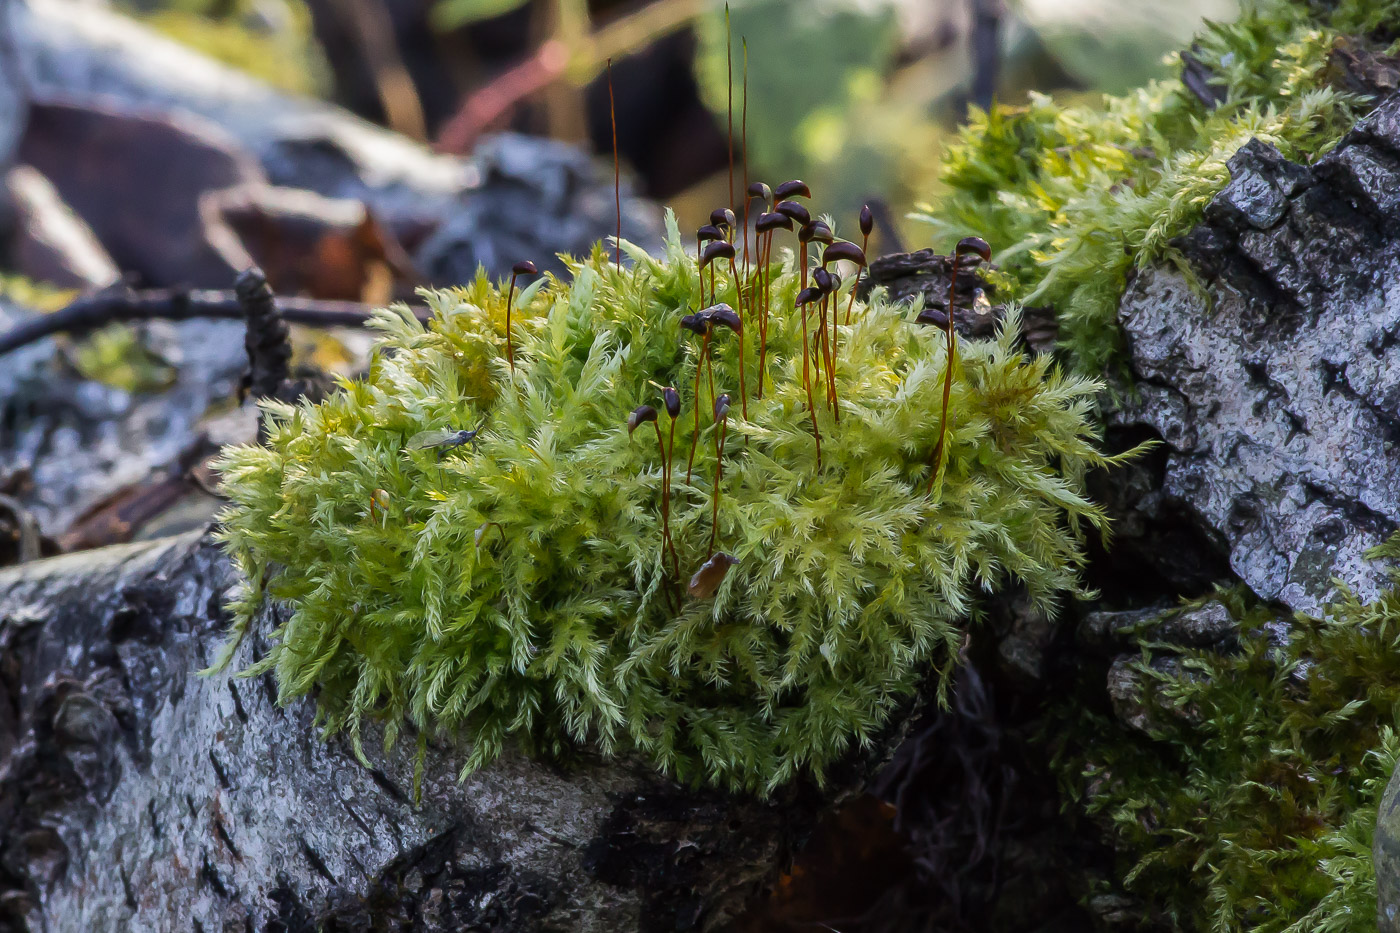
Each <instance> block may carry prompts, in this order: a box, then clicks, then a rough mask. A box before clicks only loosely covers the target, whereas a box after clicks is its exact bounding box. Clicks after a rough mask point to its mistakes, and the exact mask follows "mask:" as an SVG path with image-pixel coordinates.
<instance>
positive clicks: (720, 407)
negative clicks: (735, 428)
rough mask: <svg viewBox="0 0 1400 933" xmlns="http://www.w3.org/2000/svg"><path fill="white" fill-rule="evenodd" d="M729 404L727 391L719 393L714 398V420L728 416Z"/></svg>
mask: <svg viewBox="0 0 1400 933" xmlns="http://www.w3.org/2000/svg"><path fill="white" fill-rule="evenodd" d="M729 405H730V399H729V393H728V392H724V393H722V394H721V395H720V397H719V398H717V399H715V420H716V421H723V420H724V419H725V418H728V417H729Z"/></svg>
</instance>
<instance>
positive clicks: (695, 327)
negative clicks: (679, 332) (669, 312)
mask: <svg viewBox="0 0 1400 933" xmlns="http://www.w3.org/2000/svg"><path fill="white" fill-rule="evenodd" d="M681 327H682V328H683V329H685V330H688V331H690V332H691V333H694V334H699V335H700V336H701V337H703V336H705V335H706V334H708V333H709V332H710V330H711V328H712V327H713V325H712V324H711V323H710V319H709V318H708V317H706V316H705V315H704V314H687V315H686V316H685V317H683V318H681Z"/></svg>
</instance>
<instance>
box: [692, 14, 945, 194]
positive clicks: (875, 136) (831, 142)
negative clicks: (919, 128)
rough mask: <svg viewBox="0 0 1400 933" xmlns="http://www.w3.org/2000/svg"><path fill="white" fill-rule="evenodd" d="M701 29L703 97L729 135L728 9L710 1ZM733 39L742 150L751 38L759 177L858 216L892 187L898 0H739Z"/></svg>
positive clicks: (752, 141) (753, 155)
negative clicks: (890, 102)
mask: <svg viewBox="0 0 1400 933" xmlns="http://www.w3.org/2000/svg"><path fill="white" fill-rule="evenodd" d="M697 32H698V34H699V39H700V48H699V51H698V53H697V60H696V70H697V73H698V76H699V78H700V87H701V91H702V96H703V97H704V99H705V102H706V103H707V104H708V105H709V107H710V108H711V110H712V111H713V112H714V113H715V114H717V117H718V120H719V123H720V129H721V131H724V130H726V129H727V119H728V106H729V87H730V82H729V68H728V67H727V65H726V30H725V17H724V11H723V5H722V4H720V3H713V4H711V7H710V12H709V13H708V14H707V15H705V16H702V17H701V18H700V20H699V21H698V23H697ZM729 34H730V35H732V46H731V50H732V66H733V106H734V137H735V149H736V151H737V150H738V149H739V147H740V145H741V143H742V140H741V138H740V137H741V135H742V134H741V129H742V119H741V118H742V108H743V60H744V50H743V40H744V39H747V42H748V71H749V79H748V85H749V102H748V129H749V132H748V146H749V171H750V175H751V176H752V177H754V178H760V177H763V178H767V179H768V180H769V181H770V182H771V183H777V182H780V181H783V180H784V179H786V178H789V177H798V176H801V177H804V178H806V180H807V181H808V182H809V183H811V184H812V185H813V187H814V188H818V187H819V188H821V190H822V191H823V192H825V193H826V195H827V198H828V201H829V203H830V204H831V207H832V209H833V210H834V211H836V212H840V213H851V212H854V211H855V210H858V209H859V208H860V205H861V203H862V202H861V198H863V197H866V196H869V195H870V194H872V193H879V192H883V191H886V190H888V189H889V188H890V187H891V186H892V185H893V183H894V177H895V174H896V170H897V167H898V164H899V160H898V158H897V157H896V156H895V154H894V153H892V152H891V151H890V148H889V147H888V146H887V145H885V143H887V142H888V140H889V139H890V138H891V134H890V132H889V129H890V127H889V126H886V125H883V124H882V121H883V120H884V119H885V118H886V117H887V114H886V113H882V111H881V108H880V106H879V104H880V102H881V99H882V97H883V95H884V94H885V78H886V75H887V74H888V73H889V72H890V70H891V68H892V67H893V64H894V56H895V53H896V51H897V49H898V30H897V19H896V16H895V11H894V8H893V6H892V4H890V3H887V2H883V0H874V2H867V3H863V4H857V3H851V2H843V0H814V2H808V3H791V2H787V0H734V2H732V3H731V4H730V30H729ZM915 122H916V123H918V122H923V121H920V120H916V121H915ZM877 124H879V125H878V126H877ZM780 176H781V177H780ZM853 179H859V181H858V182H856V183H855V184H859V185H860V186H861V189H860V190H856V189H855V188H854V185H853ZM736 186H737V183H736Z"/></svg>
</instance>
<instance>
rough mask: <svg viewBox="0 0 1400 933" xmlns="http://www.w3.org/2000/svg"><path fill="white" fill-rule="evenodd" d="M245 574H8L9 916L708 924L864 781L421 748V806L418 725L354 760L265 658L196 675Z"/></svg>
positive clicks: (91, 923)
mask: <svg viewBox="0 0 1400 933" xmlns="http://www.w3.org/2000/svg"><path fill="white" fill-rule="evenodd" d="M236 580H237V575H236V574H235V573H234V571H233V570H232V568H231V567H230V565H229V563H228V561H227V560H226V558H225V557H224V556H223V554H222V552H221V551H220V550H219V549H218V547H217V546H215V545H214V544H213V543H212V542H210V541H209V540H208V539H207V538H205V537H202V536H200V535H197V534H196V535H185V536H179V537H174V538H167V539H164V540H161V541H155V542H146V543H139V544H133V545H121V546H115V547H111V548H106V549H102V550H98V551H91V552H86V553H81V554H75V555H70V556H66V557H61V558H55V559H52V560H47V561H42V562H36V563H31V564H27V565H22V566H20V567H16V568H11V569H8V570H5V571H3V572H0V930H26V929H29V930H50V931H63V930H74V931H77V930H117V929H147V930H161V929H163V930H198V929H204V930H215V929H218V930H223V929H238V930H243V929H257V930H367V929H375V930H409V929H412V930H460V929H483V930H486V929H489V930H510V931H525V930H571V931H574V930H576V931H587V930H598V931H604V930H607V931H612V930H675V929H694V930H708V929H715V928H717V927H719V926H720V925H721V924H722V923H723V922H724V921H725V920H726V919H727V918H730V917H732V916H734V915H735V914H736V913H737V912H738V911H739V910H740V909H741V908H742V906H743V905H744V904H745V903H746V902H747V901H748V900H749V898H750V897H751V896H752V895H753V894H754V893H755V892H756V891H757V890H759V889H760V888H761V886H762V884H763V883H764V881H765V880H767V879H770V878H771V877H772V876H774V875H775V873H776V872H777V871H778V870H780V868H781V866H782V865H784V864H785V863H786V862H787V861H788V857H789V855H790V853H791V852H792V851H793V850H794V847H795V846H796V845H797V844H798V843H799V842H800V840H801V839H802V838H803V837H804V835H805V834H806V833H807V832H808V830H809V829H810V827H811V826H812V825H813V822H814V819H815V816H816V814H817V812H818V811H819V810H820V809H821V807H822V806H823V804H825V803H829V802H830V801H831V799H832V798H833V797H834V796H836V795H839V793H840V792H841V791H842V790H843V789H847V788H850V787H853V786H855V785H857V784H859V783H860V782H861V781H862V780H863V777H864V771H863V770H862V769H860V768H856V769H853V770H848V771H847V772H846V773H845V774H844V775H842V776H837V779H836V780H835V781H834V782H833V783H832V785H830V786H829V787H828V788H827V791H826V792H825V793H817V792H815V791H814V790H813V789H812V788H810V787H806V788H790V789H788V790H786V791H784V792H782V793H780V794H779V795H777V796H775V797H774V798H772V799H770V800H768V801H764V802H759V801H757V800H755V799H753V798H747V797H738V796H726V795H722V794H718V793H714V792H708V791H704V792H700V791H693V790H689V789H686V788H683V787H680V786H678V785H675V784H671V783H667V782H665V781H662V780H660V779H659V778H657V776H656V774H655V772H654V771H653V770H652V769H650V768H648V767H645V766H642V765H632V764H629V763H627V762H618V761H615V760H614V761H607V762H604V761H602V760H601V759H595V758H591V757H589V756H587V755H586V754H582V753H581V757H580V759H579V760H578V761H575V762H572V763H570V764H569V765H568V766H567V767H558V766H550V765H545V764H540V763H537V762H535V761H531V760H529V759H526V758H524V757H521V756H512V755H507V756H505V757H503V758H502V759H501V760H499V761H497V762H496V763H495V764H493V765H491V766H489V767H487V768H485V769H483V770H481V771H480V772H477V773H475V774H473V775H471V776H470V777H468V778H467V779H466V780H465V781H463V782H460V783H459V782H458V780H457V764H454V762H457V763H458V764H459V763H460V760H461V757H462V756H461V751H460V750H459V749H446V748H440V747H437V746H436V745H435V744H432V743H430V744H429V746H428V749H427V754H426V762H425V767H424V770H423V774H422V778H421V801H420V802H419V803H415V802H414V800H413V797H414V786H415V779H414V758H415V752H414V745H415V743H414V742H413V741H412V740H411V739H410V740H408V741H402V740H401V741H400V742H399V743H398V745H397V746H396V748H395V750H393V751H391V752H389V753H387V754H385V753H382V752H381V751H380V748H379V743H378V742H377V741H373V740H369V739H368V738H367V740H366V742H365V748H364V753H365V755H366V757H367V759H368V761H367V763H363V764H362V763H361V762H360V761H358V760H357V759H356V756H355V753H354V752H353V750H352V749H351V748H350V747H349V745H348V743H347V742H345V741H344V740H343V739H339V738H337V739H333V740H331V741H329V742H323V741H322V740H321V739H320V738H319V737H318V730H317V728H316V726H315V724H314V723H313V721H312V718H313V714H312V707H313V704H312V702H310V701H300V702H297V703H294V704H292V705H290V706H287V707H279V706H278V705H277V704H276V703H275V701H274V697H275V688H274V687H273V685H272V683H271V680H270V678H269V677H267V676H264V677H262V678H257V679H239V678H238V677H237V676H230V675H228V674H220V675H216V676H207V677H206V676H201V675H200V674H198V673H197V671H198V670H199V669H201V668H203V667H205V666H206V665H207V664H209V663H210V662H211V661H212V660H213V658H214V656H215V654H216V652H217V650H218V648H219V646H220V643H221V642H222V640H223V639H224V637H225V633H226V628H227V625H228V621H229V620H228V618H227V616H226V615H225V611H224V608H223V606H224V601H225V599H226V597H227V592H228V590H229V588H230V587H231V586H232V585H234V584H235V582H236ZM263 621H265V622H267V623H268V624H269V625H270V624H271V622H272V620H270V619H268V620H263ZM258 649H259V643H258V640H257V639H256V638H250V639H249V640H248V641H247V644H246V645H245V646H244V648H243V650H244V651H245V652H255V651H257V650H258ZM247 660H248V658H247V657H246V656H244V657H240V658H239V659H238V663H236V664H235V667H239V666H244V665H245V664H246V662H247Z"/></svg>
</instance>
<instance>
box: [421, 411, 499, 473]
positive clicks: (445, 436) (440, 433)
mask: <svg viewBox="0 0 1400 933" xmlns="http://www.w3.org/2000/svg"><path fill="white" fill-rule="evenodd" d="M484 430H486V422H485V421H483V422H481V424H479V425H477V426H476V427H475V428H473V429H472V430H470V431H466V430H463V431H458V430H455V429H453V428H439V429H437V430H432V431H419V432H418V433H417V434H415V435H413V436H412V437H410V438H409V439H408V443H407V444H405V445H404V446H405V447H406V448H407V449H409V450H436V451H437V457H438V484H439V485H441V484H442V455H443V454H445V453H447V452H448V451H449V450H453V449H455V448H457V447H461V446H462V445H463V444H474V443H476V442H477V438H479V437H480V435H481V432H482V431H484Z"/></svg>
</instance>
